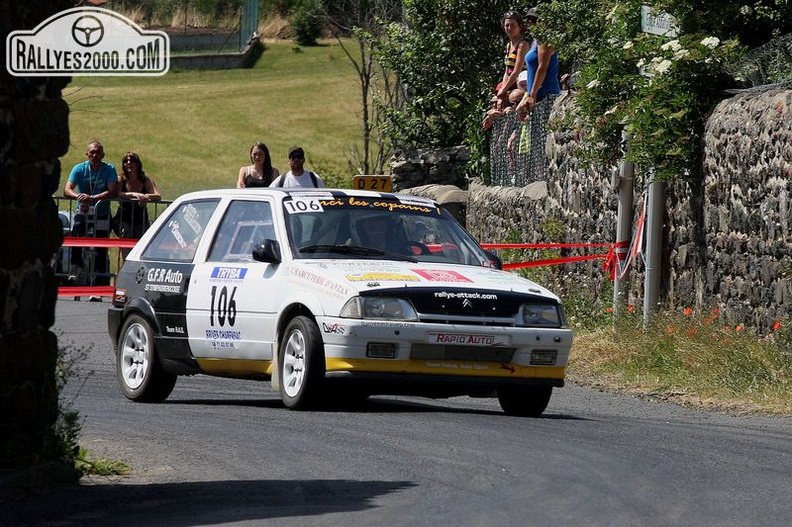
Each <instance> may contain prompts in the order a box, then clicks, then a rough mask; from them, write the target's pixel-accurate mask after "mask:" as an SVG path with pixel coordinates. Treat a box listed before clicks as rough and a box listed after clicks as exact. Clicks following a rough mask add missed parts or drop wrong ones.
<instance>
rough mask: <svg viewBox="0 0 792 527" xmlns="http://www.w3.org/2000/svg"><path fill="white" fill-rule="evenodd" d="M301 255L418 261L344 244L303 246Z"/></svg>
mask: <svg viewBox="0 0 792 527" xmlns="http://www.w3.org/2000/svg"><path fill="white" fill-rule="evenodd" d="M299 252H301V253H316V252H322V253H339V254H355V255H360V256H388V257H390V258H393V259H396V260H403V261H405V262H412V263H416V262H417V261H418V260H416V259H415V258H413V257H412V256H407V255H404V254H399V253H393V252H390V251H383V250H382V249H375V248H373V247H364V246H362V245H347V244H345V243H337V244H335V245H329V244H325V245H305V246H303V247H300V249H299Z"/></svg>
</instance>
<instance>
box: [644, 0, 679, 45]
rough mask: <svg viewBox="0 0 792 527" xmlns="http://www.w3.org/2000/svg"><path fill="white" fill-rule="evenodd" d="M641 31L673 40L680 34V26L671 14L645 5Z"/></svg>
mask: <svg viewBox="0 0 792 527" xmlns="http://www.w3.org/2000/svg"><path fill="white" fill-rule="evenodd" d="M641 31H642V32H644V33H649V34H650V35H660V36H663V37H671V38H673V37H675V36H677V34H678V33H679V26H678V25H677V23H676V20H674V17H673V16H671V15H670V14H669V13H666V12H665V11H657V10H655V9H653V8H652V7H650V6H648V5H644V6H641Z"/></svg>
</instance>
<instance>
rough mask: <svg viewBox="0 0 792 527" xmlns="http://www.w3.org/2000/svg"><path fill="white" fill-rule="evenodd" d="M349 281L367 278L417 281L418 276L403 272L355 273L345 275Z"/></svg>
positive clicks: (365, 279)
mask: <svg viewBox="0 0 792 527" xmlns="http://www.w3.org/2000/svg"><path fill="white" fill-rule="evenodd" d="M346 279H347V280H349V281H350V282H366V281H368V280H381V281H383V282H385V281H391V282H394V281H395V282H417V281H418V277H417V276H415V275H412V274H403V273H355V274H348V275H346Z"/></svg>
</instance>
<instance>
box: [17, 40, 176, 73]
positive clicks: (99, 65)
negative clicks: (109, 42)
mask: <svg viewBox="0 0 792 527" xmlns="http://www.w3.org/2000/svg"><path fill="white" fill-rule="evenodd" d="M122 56H123V60H122ZM12 60H14V62H15V64H14V69H15V70H16V71H42V70H51V71H63V70H70V71H96V70H103V71H113V70H115V71H125V70H137V71H141V70H153V71H157V70H160V69H162V67H163V65H162V64H163V54H162V50H160V43H159V42H158V41H155V42H149V43H147V44H145V45H140V46H137V47H134V48H128V49H127V50H126V51H125V52H119V51H118V50H111V51H64V50H54V49H49V48H42V47H40V46H36V45H34V44H30V45H28V44H27V43H25V42H23V41H21V40H18V41H17V42H16V49H15V50H14V53H13V54H12Z"/></svg>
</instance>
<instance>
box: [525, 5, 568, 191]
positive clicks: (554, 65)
mask: <svg viewBox="0 0 792 527" xmlns="http://www.w3.org/2000/svg"><path fill="white" fill-rule="evenodd" d="M526 19H527V20H528V26H529V27H533V26H534V25H535V24H536V23H537V22H538V21H539V11H538V10H537V9H536V8H531V9H529V10H528V13H527V15H526ZM525 69H526V71H527V72H528V76H527V77H528V78H527V90H526V92H525V95H524V96H523V98H522V100H521V101H520V103H519V104H518V105H517V112H518V115H519V117H520V120H521V121H526V120H529V119H530V123H529V124H528V125H526V129H525V130H526V131H527V133H529V134H530V138H529V139H528V138H523V140H522V141H521V143H522V144H525V145H530V146H529V148H530V152H529V160H528V167H527V172H528V173H527V174H526V180H527V181H537V180H542V179H545V178H546V176H547V174H546V172H547V156H546V154H545V142H546V139H547V122H548V120H549V118H550V112H551V110H552V109H553V102H554V101H555V99H556V97H557V96H558V94H559V93H561V85H560V83H559V80H558V53H557V52H556V51H555V49H554V48H553V47H552V46H551V45H549V44H544V43H542V42H539V41H538V40H536V39H534V41H533V43H532V44H531V48H530V49H529V50H528V53H527V54H526V55H525ZM526 139H528V140H527V141H526Z"/></svg>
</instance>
